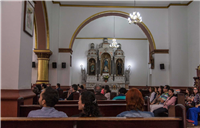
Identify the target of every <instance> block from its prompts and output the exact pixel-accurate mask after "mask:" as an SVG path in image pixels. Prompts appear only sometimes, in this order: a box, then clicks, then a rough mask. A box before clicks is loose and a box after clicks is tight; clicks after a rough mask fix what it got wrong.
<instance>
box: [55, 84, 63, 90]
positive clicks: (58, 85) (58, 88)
mask: <svg viewBox="0 0 200 128" xmlns="http://www.w3.org/2000/svg"><path fill="white" fill-rule="evenodd" d="M56 90H57V91H59V90H62V89H61V88H60V84H59V83H57V84H56Z"/></svg>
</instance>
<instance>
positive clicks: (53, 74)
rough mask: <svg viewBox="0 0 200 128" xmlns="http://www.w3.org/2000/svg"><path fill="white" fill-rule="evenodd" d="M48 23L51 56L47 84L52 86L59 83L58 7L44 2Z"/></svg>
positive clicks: (49, 2)
mask: <svg viewBox="0 0 200 128" xmlns="http://www.w3.org/2000/svg"><path fill="white" fill-rule="evenodd" d="M46 6H47V12H48V21H49V35H50V50H51V51H52V53H53V54H52V55H51V57H50V61H49V82H50V83H51V84H52V85H56V83H59V79H58V77H59V74H58V72H59V70H60V68H61V63H60V61H59V53H58V49H59V20H60V7H59V5H58V4H56V5H53V4H52V2H51V1H46ZM52 62H56V63H57V69H54V68H52Z"/></svg>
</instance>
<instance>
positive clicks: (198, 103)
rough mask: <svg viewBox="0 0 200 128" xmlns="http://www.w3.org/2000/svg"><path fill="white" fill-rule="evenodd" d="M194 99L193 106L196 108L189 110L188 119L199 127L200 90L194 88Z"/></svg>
mask: <svg viewBox="0 0 200 128" xmlns="http://www.w3.org/2000/svg"><path fill="white" fill-rule="evenodd" d="M193 92H194V98H192V99H191V100H192V102H193V103H192V104H194V106H195V107H192V108H189V109H188V111H187V118H188V119H190V120H193V121H194V125H195V126H196V125H198V114H199V113H200V95H199V93H198V89H197V88H196V87H194V91H193Z"/></svg>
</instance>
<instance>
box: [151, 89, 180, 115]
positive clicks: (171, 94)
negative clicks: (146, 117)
mask: <svg viewBox="0 0 200 128" xmlns="http://www.w3.org/2000/svg"><path fill="white" fill-rule="evenodd" d="M175 102H176V96H175V95H174V90H173V89H169V97H168V98H167V100H166V101H165V102H164V104H163V107H160V108H158V109H156V110H154V111H153V113H154V116H155V117H162V116H167V115H166V114H165V112H168V107H169V106H170V105H175Z"/></svg>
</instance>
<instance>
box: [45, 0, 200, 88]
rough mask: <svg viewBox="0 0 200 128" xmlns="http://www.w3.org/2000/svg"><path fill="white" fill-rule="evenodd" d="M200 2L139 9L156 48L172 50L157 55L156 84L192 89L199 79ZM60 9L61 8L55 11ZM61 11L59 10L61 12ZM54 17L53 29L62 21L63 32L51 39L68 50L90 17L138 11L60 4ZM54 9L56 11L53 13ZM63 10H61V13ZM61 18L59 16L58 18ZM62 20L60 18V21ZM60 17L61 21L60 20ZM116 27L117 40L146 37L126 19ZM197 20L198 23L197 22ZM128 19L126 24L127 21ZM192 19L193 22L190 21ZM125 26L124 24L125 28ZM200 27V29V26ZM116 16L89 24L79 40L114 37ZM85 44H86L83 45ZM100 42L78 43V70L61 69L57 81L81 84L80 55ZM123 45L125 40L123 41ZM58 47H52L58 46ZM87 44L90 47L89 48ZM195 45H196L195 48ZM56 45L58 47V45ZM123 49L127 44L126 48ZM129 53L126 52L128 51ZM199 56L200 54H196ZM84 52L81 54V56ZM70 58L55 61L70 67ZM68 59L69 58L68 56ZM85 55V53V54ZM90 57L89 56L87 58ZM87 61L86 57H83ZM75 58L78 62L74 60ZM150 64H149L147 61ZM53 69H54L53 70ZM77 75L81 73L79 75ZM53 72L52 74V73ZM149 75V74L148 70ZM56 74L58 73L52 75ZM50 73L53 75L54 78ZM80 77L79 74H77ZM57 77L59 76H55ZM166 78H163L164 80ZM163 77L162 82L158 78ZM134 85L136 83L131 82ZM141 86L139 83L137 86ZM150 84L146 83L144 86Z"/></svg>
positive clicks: (74, 53) (75, 54) (60, 57)
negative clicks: (102, 13) (162, 7)
mask: <svg viewBox="0 0 200 128" xmlns="http://www.w3.org/2000/svg"><path fill="white" fill-rule="evenodd" d="M199 6H200V5H199V2H192V3H191V4H190V5H189V6H183V7H182V6H171V7H169V8H167V9H142V8H140V9H136V10H137V11H139V12H140V13H141V16H142V18H143V22H144V23H145V24H146V26H147V27H148V28H149V30H150V31H151V33H152V35H153V37H154V40H155V44H156V48H157V49H169V54H155V55H154V57H155V69H154V70H153V71H152V75H151V79H152V80H151V81H152V83H151V84H152V85H153V86H154V85H156V86H157V85H160V84H163V85H165V84H169V85H170V86H188V85H191V84H193V79H192V77H194V76H196V71H195V68H196V67H197V66H198V64H199V62H200V59H197V58H199V54H200V51H199V49H200V48H199V47H200V46H199V11H196V10H199ZM55 8H57V9H55ZM58 8H59V9H58ZM51 9H52V10H51V12H54V11H55V10H57V11H55V12H54V13H55V15H53V14H52V17H51V19H54V20H55V22H53V20H52V22H51V23H50V25H49V26H54V27H55V29H56V26H57V25H55V24H57V23H58V22H59V30H57V29H56V30H54V29H52V31H55V32H54V34H51V37H50V38H51V40H52V39H55V42H54V41H52V42H51V43H56V44H57V43H59V46H58V48H68V47H69V44H70V41H71V38H72V35H73V33H74V32H75V30H76V28H77V27H78V26H79V25H80V24H81V23H82V22H83V21H84V20H85V19H87V18H88V17H90V16H92V15H93V14H96V13H99V12H102V11H107V10H117V11H124V12H127V13H130V12H133V11H135V9H131V8H112V9H111V8H84V7H60V6H58V4H52V5H51ZM53 10H54V11H53ZM58 10H59V11H58ZM58 15H59V16H58ZM59 17H60V18H59ZM57 18H58V19H57ZM116 19H117V20H116V21H115V23H116V28H115V37H117V38H145V37H146V36H145V35H144V33H143V32H142V31H141V30H140V29H139V27H138V26H135V25H129V24H128V23H127V21H126V19H123V18H119V17H116ZM193 19H194V20H193ZM123 20H124V21H123ZM190 20H191V21H192V22H190ZM97 24H98V25H97ZM122 24H123V25H122ZM197 26H198V27H197ZM113 36H114V33H113V16H110V17H104V18H100V19H96V20H95V21H92V22H90V23H89V24H88V25H86V26H85V27H84V28H83V29H82V30H81V31H80V33H79V34H78V36H77V37H113ZM77 42H79V43H80V46H82V47H81V48H82V49H81V50H80V49H79V51H76V50H77V49H78V48H79V46H78V44H76V43H77ZM81 42H84V45H82V43H81ZM91 42H94V43H95V42H96V43H98V44H99V43H100V42H101V41H100V42H99V41H98V40H89V42H85V40H75V42H74V46H73V57H72V60H73V65H74V64H75V65H77V69H74V67H73V68H71V71H70V68H69V67H68V68H69V72H68V73H69V74H67V71H60V69H57V77H58V78H57V81H58V82H60V81H63V82H64V83H63V84H64V85H69V83H79V82H80V76H77V74H78V72H80V64H77V63H76V62H74V61H76V59H78V58H76V56H77V55H78V54H77V53H78V52H81V51H82V52H83V53H84V51H87V50H88V48H89V46H88V45H89V43H91ZM122 42H123V41H122ZM56 44H52V45H50V47H51V46H53V47H57V45H56ZM85 44H86V46H85ZM193 44H194V45H193ZM54 45H55V46H54ZM122 47H123V45H122ZM125 53H126V52H125ZM196 53H198V55H197V54H196ZM80 54H81V53H79V55H80ZM69 55H70V54H68V53H65V54H63V53H59V55H58V56H57V55H55V57H52V58H54V60H55V61H56V58H58V60H57V61H58V64H61V62H62V61H66V62H67V65H69V63H70V62H69V61H67V60H69ZM67 56H68V57H67ZM81 56H82V54H81ZM85 57H86V55H85ZM82 58H83V57H82ZM74 59H75V60H74ZM147 63H148V62H147ZM160 63H164V64H165V70H164V71H163V70H160V68H159V65H160ZM50 70H51V69H50ZM74 71H75V72H77V74H76V73H75V72H74ZM50 72H51V71H50ZM60 72H65V77H66V76H69V77H72V82H70V79H69V81H67V80H66V79H65V77H63V78H62V75H61V74H62V73H60ZM147 72H148V71H147ZM52 74H56V73H52ZM52 74H50V75H52ZM75 74H76V75H75ZM54 76H55V75H54ZM73 77H77V78H79V80H78V81H73V79H74V78H73ZM161 77H162V78H161ZM158 78H159V79H158ZM52 79H54V80H52V82H53V81H56V78H54V77H53V76H52ZM131 84H132V83H131ZM133 84H139V83H137V82H136V83H133ZM142 84H143V83H142ZM144 85H146V83H145V84H144Z"/></svg>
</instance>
